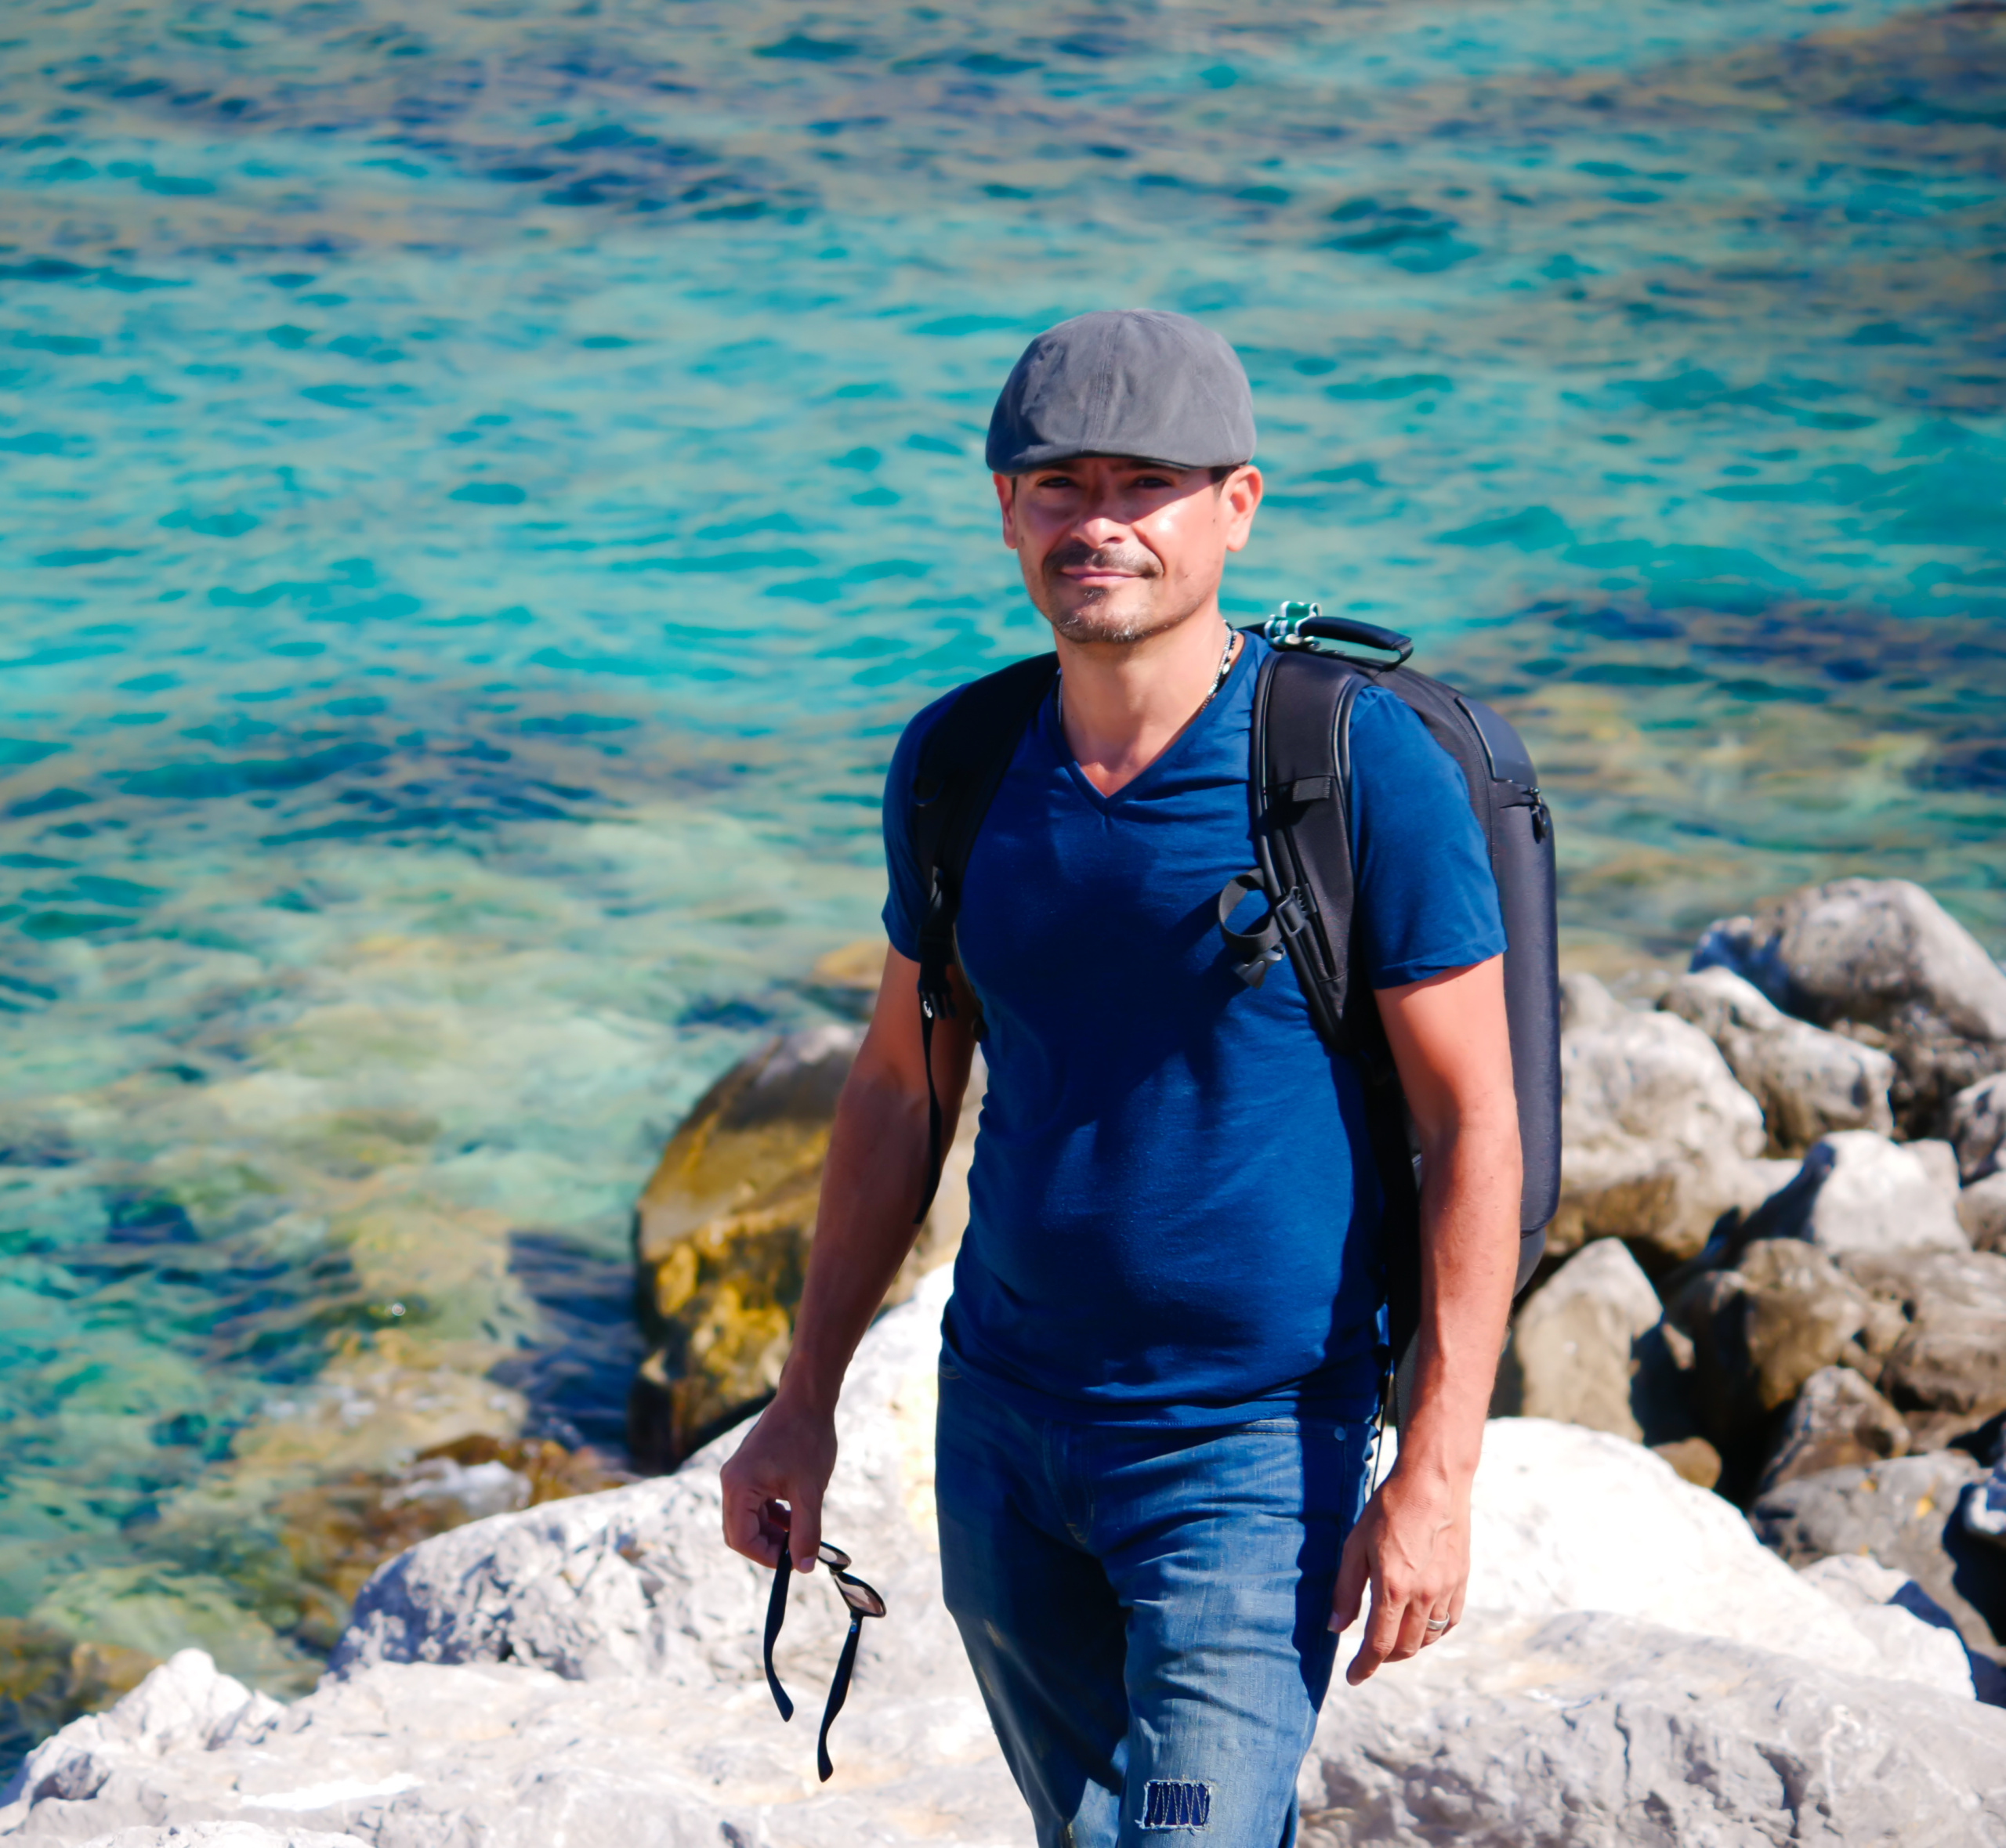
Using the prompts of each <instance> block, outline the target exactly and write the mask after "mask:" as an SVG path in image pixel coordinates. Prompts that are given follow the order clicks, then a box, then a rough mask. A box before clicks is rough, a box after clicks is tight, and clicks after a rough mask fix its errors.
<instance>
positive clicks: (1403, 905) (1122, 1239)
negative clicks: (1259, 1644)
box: [885, 636, 1505, 1427]
mask: <svg viewBox="0 0 2006 1848" xmlns="http://www.w3.org/2000/svg"><path fill="white" fill-rule="evenodd" d="M1247 642H1248V645H1247V646H1245V647H1244V648H1242V649H1241V650H1240V658H1239V660H1237V662H1236V663H1235V664H1234V666H1233V671H1232V674H1230V675H1229V678H1227V681H1226V685H1224V686H1223V687H1222V688H1221V689H1219V692H1218V696H1217V697H1215V699H1214V700H1212V702H1211V704H1210V705H1209V706H1208V707H1206V708H1205V709H1204V711H1203V712H1201V713H1200V714H1199V715H1198V717H1197V719H1196V720H1195V721H1193V723H1192V725H1190V726H1189V729H1186V732H1184V734H1183V736H1181V737H1180V738H1179V739H1178V740H1177V742H1176V743H1175V744H1173V745H1172V746H1171V747H1170V749H1169V750H1167V751H1165V752H1164V754H1163V755H1162V756H1161V757H1160V758H1157V761H1155V762H1154V763H1153V764H1152V765H1150V767H1149V768H1147V769H1146V770H1145V771H1144V772H1142V775H1141V776H1138V777H1137V778H1136V779H1135V780H1134V781H1133V782H1132V783H1128V784H1127V785H1126V786H1125V787H1123V788H1122V789H1121V790H1117V792H1116V793H1115V794H1113V795H1112V796H1104V795H1103V794H1101V793H1100V792H1099V790H1096V789H1095V787H1093V785H1092V783H1089V782H1088V780H1087V779H1086V777H1085V776H1084V774H1083V773H1082V772H1081V769H1080V768H1079V765H1077V763H1076V762H1075V761H1074V758H1073V754H1072V752H1071V750H1070V748H1069V747H1067V745H1066V738H1065V733H1064V732H1063V729H1061V726H1060V724H1059V716H1058V709H1057V706H1056V701H1055V700H1053V699H1052V698H1049V697H1048V698H1047V700H1045V703H1044V705H1043V706H1042V707H1041V709H1040V711H1039V713H1038V715H1037V718H1036V719H1035V721H1034V722H1033V723H1032V725H1030V727H1029V729H1027V731H1026V732H1025V735H1024V737H1023V740H1022V742H1021V743H1019V746H1018V747H1017V751H1016V757H1015V758H1014V759H1013V760H1012V763H1011V765H1010V768H1009V771H1008V774H1007V775H1006V776H1005V778H1004V779H1003V783H1002V786H1001V788H1000V789H999V790H998V791H997V794H996V798H995V801H994V803H993V804H992V805H990V810H989V813H988V816H987V819H985V820H984V822H983V826H982V831H981V834H979V837H977V840H976V846H975V851H974V853H973V855H972V857H971V858H970V859H969V866H968V873H967V876H966V879H965V883H964V886H963V890H962V899H961V917H960V922H959V926H958V940H959V945H960V959H961V970H962V973H963V975H965V977H966V978H967V979H968V981H969V984H970V985H971V986H972V988H973V989H974V990H975V992H976V994H977V995H978V996H979V997H980V999H981V1002H982V1010H983V1018H984V1019H985V1021H986V1022H987V1040H986V1041H985V1042H984V1045H983V1052H984V1054H985V1055H986V1056H987V1060H988V1062H989V1091H988V1095H987V1098H986V1099H985V1100H984V1101H983V1107H982V1116H981V1121H980V1133H979V1136H978V1137H977V1138H976V1149H975V1166H974V1170H973V1173H972V1176H971V1177H970V1181H969V1195H970V1202H971V1210H970V1213H969V1228H968V1233H967V1236H966V1237H965V1239H964V1241H963V1242H962V1245H961V1255H960V1257H959V1258H958V1260H957V1261H956V1264H955V1267H954V1296H953V1300H951V1301H950V1304H948V1307H947V1322H946V1338H947V1345H948V1348H949V1350H950V1352H951V1353H952V1354H954V1357H955V1358H956V1361H957V1364H958V1365H960V1366H961V1368H963V1369H965V1371H966V1372H968V1373H969V1374H970V1375H971V1376H973V1377H974V1378H975V1379H976V1380H979V1381H980V1382H981V1383H983V1384H984V1385H986V1386H987V1387H989V1388H990V1390H992V1391H995V1392H997V1393H999V1394H1002V1395H1003V1396H1004V1397H1005V1398H1008V1399H1009V1400H1010V1401H1012V1402H1014V1403H1016V1404H1017V1405H1019V1406H1020V1407H1022V1408H1023V1409H1024V1410H1025V1411H1027V1412H1030V1413H1032V1414H1033V1415H1035V1416H1053V1417H1062V1418H1066V1417H1070V1418H1076V1419H1077V1418H1086V1419H1091V1420H1092V1421H1094V1422H1095V1423H1135V1424H1146V1425H1153V1426H1193V1427H1203V1426H1204V1425H1207V1424H1219V1423H1230V1422H1233V1421H1235V1420H1236V1419H1238V1418H1240V1417H1242V1416H1249V1415H1251V1416H1260V1415H1262V1413H1263V1412H1275V1411H1286V1410H1294V1409H1302V1410H1304V1411H1310V1412H1319V1413H1322V1414H1325V1415H1328V1416H1338V1417H1358V1416H1365V1415H1366V1414H1367V1412H1369V1410H1370V1408H1371V1405H1372V1403H1373V1401H1374V1392H1375V1387H1376V1380H1375V1373H1376V1347H1377V1332H1376V1331H1377V1318H1378V1307H1379V1302H1380V1297H1381V1276H1380V1263H1379V1254H1378V1238H1377V1231H1378V1228H1377V1221H1378V1212H1379V1203H1380V1202H1379V1192H1378V1182H1377V1180H1376V1178H1375V1177H1374V1170H1373V1166H1372V1159H1371V1148H1370V1144H1369V1142H1368V1140H1367V1133H1366V1129H1365V1123H1364V1112H1363V1101H1362V1096H1361V1092H1360V1083H1359V1080H1358V1076H1357V1074H1356V1072H1355V1070H1354V1069H1352V1065H1351V1063H1350V1061H1349V1060H1347V1059H1344V1058H1338V1057H1336V1056H1334V1055H1333V1054H1331V1053H1330V1052H1329V1051H1327V1050H1326V1048H1325V1047H1324V1046H1323V1043H1322V1041H1321V1040H1319V1039H1318V1038H1317V1036H1316V1029H1315V1027H1314V1026H1313V1025H1312V1024H1311V1022H1310V1018H1309V1008H1308V1007H1307V1005H1306V1004H1305V1002H1304V1000H1303V998H1302V990H1301V989H1299V988H1298V985H1297V984H1296V980H1295V976H1294V971H1292V970H1291V968H1290V967H1289V965H1288V964H1287V963H1286V962H1283V963H1280V964H1276V965H1275V967H1273V969H1272V970H1271V971H1269V975H1268V977H1267V979H1266V982H1264V983H1263V984H1262V986H1261V987H1259V988H1258V989H1250V988H1248V987H1247V986H1246V985H1245V984H1244V983H1243V982H1241V981H1240V978H1239V977H1238V976H1237V975H1235V974H1234V973H1233V964H1232V959H1231V957H1229V955H1228V954H1227V953H1226V946H1225V945H1224V943H1223V942H1222V941H1221V938H1220V936H1219V931H1218V913H1217V910H1216V906H1217V903H1218V895H1219V891H1220V888H1222V887H1223V886H1224V885H1225V884H1226V881H1228V880H1229V879H1230V878H1232V877H1233V875H1234V874H1235V873H1240V872H1243V871H1244V870H1247V868H1249V867H1251V866H1252V865H1253V864H1254V853H1253V848H1252V845H1251V825H1250V816H1249V809H1248V804H1247V750H1248V732H1249V723H1250V719H1251V714H1252V710H1253V693H1254V682H1255V674H1256V671H1257V670H1258V667H1259V664H1260V661H1261V658H1262V656H1263V655H1265V654H1266V653H1267V652H1268V649H1267V644H1266V642H1262V641H1261V640H1259V639H1258V638H1256V637H1253V636H1249V637H1248V638H1247ZM952 698H953V696H952V695H950V696H948V697H947V699H943V700H937V701H936V702H935V703H934V704H932V705H931V706H929V707H927V708H926V710H925V711H923V712H922V713H921V714H919V715H918V718H914V720H913V721H912V722H911V724H910V725H907V728H906V731H905V735H904V736H903V737H902V738H901V739H900V741H899V747H898V750H897V751H896V753H895V754H894V755H893V759H892V767H891V771H890V773H889V776H888V778H887V779H886V783H885V849H886V857H887V859H888V861H889V868H890V873H891V895H890V897H889V899H887V901H886V902H885V929H886V931H888V933H889V935H890V938H891V941H892V944H893V947H894V948H895V949H897V950H898V952H899V953H900V954H901V955H902V956H907V957H915V958H916V957H917V955H918V928H919V921H920V920H921V918H922V917H923V916H924V914H925V893H924V891H923V890H922V886H921V882H920V877H919V873H918V868H917V866H915V864H914V860H913V857H912V849H911V836H910V834H909V832H908V830H907V817H908V812H909V810H910V807H911V789H912V779H913V772H914V766H915V765H916V763H917V761H918V752H919V748H920V745H921V743H922V740H924V738H925V736H926V734H927V732H928V731H929V729H931V727H932V725H934V724H935V723H936V721H938V720H939V718H940V714H942V712H943V711H945V710H946V709H947V707H948V706H949V705H950V703H951V700H952ZM1352 766H1353V782H1352V812H1351V819H1352V829H1353V831H1354V832H1353V838H1354V840H1355V841H1356V853H1357V866H1358V895H1357V900H1356V924H1355V925H1354V928H1355V929H1356V930H1358V931H1361V932H1363V937H1362V939H1361V947H1362V949H1363V957H1364V964H1365V967H1366V969H1367V972H1368V974H1369V976H1370V978H1371V982H1372V985H1373V986H1374V988H1389V987H1392V986H1393V985H1396V984H1397V983H1400V982H1413V981H1417V980H1418V979H1419V978H1421V977H1423V976H1425V975H1435V974H1438V973H1439V972H1440V971H1443V970H1445V969H1457V968H1462V967H1466V966H1468V964H1472V963H1479V962H1482V961H1483V960H1485V959H1486V957H1493V956H1495V955H1497V954H1498V953H1500V952H1501V950H1502V949H1504V947H1505V932H1504V928H1503V925H1502V924H1501V920H1500V917H1499V913H1498V907H1497V888H1496V886H1495V884H1494V882H1493V880H1492V877H1491V872H1490V859H1489V856H1488V855H1487V853H1486V850H1485V847H1484V842H1483V834H1482V832H1481V830H1479V827H1478V826H1477V823H1476V819H1475V817H1474V816H1472V813H1471V812H1470V804H1469V796H1468V790H1467V787H1466V786H1465V783H1464V781H1463V776H1462V772H1461V771H1460V770H1459V769H1458V768H1457V766H1456V765H1455V763H1454V761H1452V760H1451V759H1450V758H1449V756H1448V755H1447V753H1445V752H1444V751H1443V750H1442V749H1441V747H1439V745H1437V744H1436V743H1435V741H1434V740H1433V739H1432V738H1431V737H1429V736H1428V732H1427V729H1426V728H1425V726H1423V725H1422V724H1421V721H1420V720H1419V719H1418V718H1415V717H1414V714H1412V713H1411V712H1410V711H1408V709H1407V707H1405V706H1404V705H1403V704H1402V703H1401V702H1400V701H1399V700H1397V699H1396V698H1395V697H1394V696H1392V694H1390V693H1385V692H1383V691H1381V690H1380V689H1377V688H1371V689H1367V690H1365V691H1364V692H1363V693H1361V694H1360V696H1359V699H1358V702H1357V704H1356V707H1355V709H1354V712H1353V716H1352ZM1257 913H1258V902H1255V901H1249V902H1248V903H1247V910H1246V915H1247V917H1249V918H1251V917H1254V916H1255V915H1256V914H1257Z"/></svg>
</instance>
